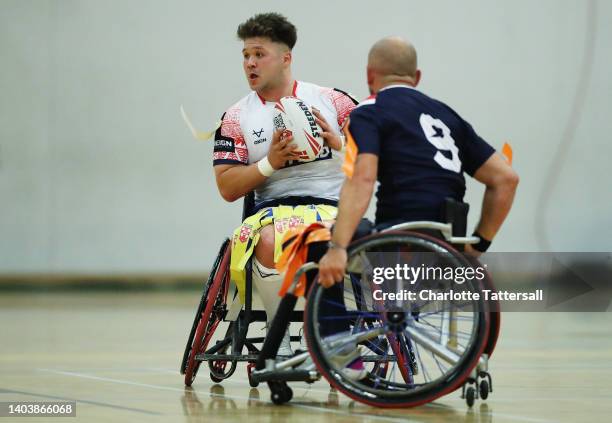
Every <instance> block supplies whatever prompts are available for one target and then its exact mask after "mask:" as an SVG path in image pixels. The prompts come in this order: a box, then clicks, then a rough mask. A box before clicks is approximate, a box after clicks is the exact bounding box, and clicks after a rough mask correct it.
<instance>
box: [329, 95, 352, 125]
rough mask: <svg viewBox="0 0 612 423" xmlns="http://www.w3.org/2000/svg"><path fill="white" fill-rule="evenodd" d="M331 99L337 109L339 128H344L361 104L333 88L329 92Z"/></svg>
mask: <svg viewBox="0 0 612 423" xmlns="http://www.w3.org/2000/svg"><path fill="white" fill-rule="evenodd" d="M329 98H330V100H331V102H332V104H333V105H334V109H336V116H337V122H338V126H339V127H340V128H342V127H343V126H344V124H345V123H346V119H347V118H348V117H349V115H350V113H351V112H352V111H353V109H354V108H355V107H356V106H357V104H358V103H359V102H358V101H357V100H355V99H354V98H353V97H352V96H351V95H350V94H349V93H347V92H344V91H342V90H339V89H338V88H333V89H331V90H329Z"/></svg>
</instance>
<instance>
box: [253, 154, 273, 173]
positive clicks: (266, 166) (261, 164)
mask: <svg viewBox="0 0 612 423" xmlns="http://www.w3.org/2000/svg"><path fill="white" fill-rule="evenodd" d="M257 169H258V170H259V173H261V174H262V175H263V176H265V177H270V176H272V174H273V173H274V172H275V171H276V169H274V167H273V166H272V164H271V163H270V160H268V156H265V157H264V158H263V159H261V160H260V161H258V162H257Z"/></svg>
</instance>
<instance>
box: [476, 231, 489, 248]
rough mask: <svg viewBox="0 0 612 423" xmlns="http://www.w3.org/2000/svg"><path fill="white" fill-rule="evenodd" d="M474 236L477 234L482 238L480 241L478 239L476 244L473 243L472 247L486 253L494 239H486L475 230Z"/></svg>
mask: <svg viewBox="0 0 612 423" xmlns="http://www.w3.org/2000/svg"><path fill="white" fill-rule="evenodd" d="M472 236H477V237H478V238H479V239H480V241H478V242H477V243H476V244H472V248H473V249H474V250H476V251H478V252H480V253H486V252H487V250H488V249H489V247H490V246H491V241H492V240H489V239H486V238H485V237H484V236H482V235H481V234H480V232H478V231H474V233H473V234H472Z"/></svg>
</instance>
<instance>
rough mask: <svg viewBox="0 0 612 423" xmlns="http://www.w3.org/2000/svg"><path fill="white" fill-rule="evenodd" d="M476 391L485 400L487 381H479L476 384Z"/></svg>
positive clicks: (487, 393)
mask: <svg viewBox="0 0 612 423" xmlns="http://www.w3.org/2000/svg"><path fill="white" fill-rule="evenodd" d="M478 391H479V393H480V398H482V399H483V400H486V399H487V398H488V397H489V382H487V381H486V380H483V381H481V382H480V385H479V386H478Z"/></svg>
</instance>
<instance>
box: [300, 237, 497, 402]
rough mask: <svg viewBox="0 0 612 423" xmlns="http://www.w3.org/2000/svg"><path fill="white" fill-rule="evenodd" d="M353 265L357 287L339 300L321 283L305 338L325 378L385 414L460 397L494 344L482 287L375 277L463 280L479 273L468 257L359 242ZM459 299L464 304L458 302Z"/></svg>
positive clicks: (434, 246)
mask: <svg viewBox="0 0 612 423" xmlns="http://www.w3.org/2000/svg"><path fill="white" fill-rule="evenodd" d="M348 255H349V261H348V267H347V270H348V272H349V273H350V275H351V279H353V280H351V283H347V279H346V278H345V281H344V283H343V284H342V286H341V287H340V288H341V289H336V293H333V294H332V289H330V290H326V289H324V288H322V287H321V285H319V284H318V283H313V284H312V286H311V288H310V291H309V294H308V300H307V302H306V309H305V313H304V316H305V324H304V329H305V336H306V340H307V343H308V347H309V350H310V352H311V356H312V357H313V360H314V362H315V364H316V366H317V369H318V370H319V372H320V373H321V374H322V375H323V376H324V377H325V378H326V379H327V380H328V382H329V383H330V384H331V385H332V386H333V387H335V388H336V389H338V390H339V391H342V392H343V393H344V394H346V395H348V396H349V397H351V398H353V399H354V400H356V401H360V402H363V403H366V404H369V405H373V406H377V407H413V406H417V405H420V404H424V403H427V402H430V401H433V400H435V399H436V398H438V397H440V396H442V395H445V394H447V393H449V392H451V391H453V390H455V389H457V388H459V387H461V386H462V384H463V383H464V382H465V380H466V379H467V378H468V376H469V375H470V373H471V372H472V370H473V369H474V367H475V366H476V365H477V363H478V360H479V358H480V356H481V354H482V353H483V351H484V349H485V346H486V344H487V339H488V334H489V326H490V313H489V312H488V309H487V304H486V303H485V301H484V300H483V296H482V295H479V296H475V295H473V294H475V293H480V292H481V289H482V285H481V284H480V282H479V281H475V280H465V281H463V280H462V282H461V283H460V284H459V283H458V282H457V280H458V277H453V278H452V280H447V279H446V278H445V277H442V276H441V275H442V272H438V271H437V270H435V271H433V272H431V273H432V277H429V276H428V277H427V278H425V277H423V276H425V275H429V273H422V274H421V276H422V277H420V278H419V277H413V278H406V275H407V274H406V273H404V274H403V275H402V276H398V275H399V274H400V273H395V274H394V275H393V276H392V277H387V278H383V279H384V280H381V278H380V277H375V276H380V275H381V274H382V273H380V272H379V271H377V270H375V269H381V268H382V269H384V268H394V267H395V265H396V264H402V266H403V265H404V264H406V265H407V266H408V267H410V268H413V269H416V268H421V269H422V270H421V271H422V272H425V270H423V269H438V268H439V269H451V270H450V272H452V275H459V274H460V273H459V272H460V271H459V270H457V269H464V270H465V269H467V268H469V267H471V265H470V263H469V262H468V261H467V260H466V259H465V257H463V255H461V254H460V253H459V252H458V251H456V250H455V249H454V248H453V247H452V246H450V245H448V244H447V243H445V242H443V241H440V240H438V239H436V238H433V237H430V236H427V235H423V234H420V233H412V232H384V233H381V234H375V235H372V236H369V237H367V238H363V239H360V240H359V241H357V242H355V243H353V244H351V246H350V247H349V249H348ZM404 268H405V267H401V268H400V269H404ZM398 272H399V270H398ZM413 275H414V274H413ZM355 277H357V278H358V279H359V281H358V282H356V281H355V280H354V279H355ZM357 286H358V289H357V288H356V287H357ZM452 290H454V291H456V292H459V291H461V292H463V293H464V294H461V295H459V297H460V298H459V297H457V296H456V294H454V292H451V291H452ZM339 291H342V294H341V295H340V294H338V292H339ZM421 291H423V292H425V293H426V294H427V295H426V297H427V296H428V298H425V297H420V295H421V294H419V293H420V292H421ZM410 292H413V293H414V296H413V297H410V295H411V294H409V293H410ZM428 293H432V294H428ZM392 294H393V295H392ZM356 369H359V371H356Z"/></svg>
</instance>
